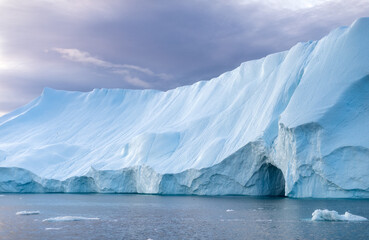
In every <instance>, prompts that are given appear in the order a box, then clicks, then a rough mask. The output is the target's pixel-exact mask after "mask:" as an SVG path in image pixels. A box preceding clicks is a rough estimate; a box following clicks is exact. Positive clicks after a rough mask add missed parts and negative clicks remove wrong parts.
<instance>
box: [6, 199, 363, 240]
mask: <svg viewBox="0 0 369 240" xmlns="http://www.w3.org/2000/svg"><path fill="white" fill-rule="evenodd" d="M315 209H331V210H336V211H338V212H339V213H341V214H342V213H344V212H345V211H349V212H351V213H353V214H358V215H360V216H364V217H366V218H369V200H344V199H337V200H334V199H327V200H324V199H316V200H312V199H288V198H252V197H195V196H152V195H113V194H85V195H82V194H81V195H80V194H23V195H22V194H4V196H2V197H0V239H37V240H38V239H144V240H146V239H153V240H155V239H368V236H369V221H366V222H312V221H310V220H309V219H310V218H311V214H312V212H313V211H314V210H315ZM20 211H40V213H39V214H38V215H16V213H17V212H20ZM58 217H61V218H58ZM55 218H56V219H63V221H43V220H45V219H55Z"/></svg>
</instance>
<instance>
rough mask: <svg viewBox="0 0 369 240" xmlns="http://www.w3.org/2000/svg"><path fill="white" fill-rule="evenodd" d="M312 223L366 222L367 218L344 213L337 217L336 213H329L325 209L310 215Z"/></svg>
mask: <svg viewBox="0 0 369 240" xmlns="http://www.w3.org/2000/svg"><path fill="white" fill-rule="evenodd" d="M312 216H313V217H312V218H311V220H312V221H368V219H367V218H365V217H362V216H358V215H354V214H351V213H349V212H345V214H343V215H339V214H338V213H337V212H336V211H334V210H332V211H329V210H327V209H324V210H321V209H317V210H315V211H314V212H313V214H312Z"/></svg>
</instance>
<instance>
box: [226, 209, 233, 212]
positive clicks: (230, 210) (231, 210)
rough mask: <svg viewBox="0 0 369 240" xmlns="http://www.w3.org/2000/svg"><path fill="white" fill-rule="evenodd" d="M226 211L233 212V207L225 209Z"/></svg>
mask: <svg viewBox="0 0 369 240" xmlns="http://www.w3.org/2000/svg"><path fill="white" fill-rule="evenodd" d="M226 212H234V210H233V209H227V210H226Z"/></svg>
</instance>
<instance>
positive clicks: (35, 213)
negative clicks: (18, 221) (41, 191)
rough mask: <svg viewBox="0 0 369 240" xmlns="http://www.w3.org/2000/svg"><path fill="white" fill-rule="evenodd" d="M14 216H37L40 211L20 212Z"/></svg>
mask: <svg viewBox="0 0 369 240" xmlns="http://www.w3.org/2000/svg"><path fill="white" fill-rule="evenodd" d="M15 214H16V215H37V214H40V211H20V212H17V213H15Z"/></svg>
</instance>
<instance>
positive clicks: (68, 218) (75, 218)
mask: <svg viewBox="0 0 369 240" xmlns="http://www.w3.org/2000/svg"><path fill="white" fill-rule="evenodd" d="M84 220H100V218H88V217H79V216H63V217H55V218H46V219H44V220H42V221H43V222H70V221H84Z"/></svg>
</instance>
